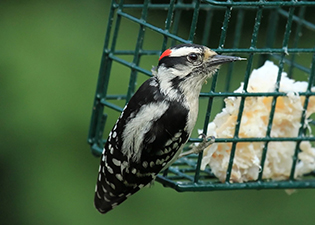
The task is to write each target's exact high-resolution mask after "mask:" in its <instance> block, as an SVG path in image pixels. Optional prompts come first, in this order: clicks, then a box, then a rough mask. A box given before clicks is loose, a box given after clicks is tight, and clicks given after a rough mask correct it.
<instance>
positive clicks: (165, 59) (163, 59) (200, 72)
mask: <svg viewBox="0 0 315 225" xmlns="http://www.w3.org/2000/svg"><path fill="white" fill-rule="evenodd" d="M238 60H244V59H243V58H240V57H235V56H223V55H218V54H217V53H216V52H215V51H212V50H211V49H210V48H208V47H206V46H202V45H196V44H180V45H176V46H174V47H171V48H169V49H167V50H165V51H164V52H163V53H162V55H161V56H160V58H159V64H158V67H157V73H156V76H157V78H158V79H159V80H160V82H161V83H162V85H161V88H162V89H165V91H166V92H167V90H171V88H173V89H178V90H182V92H187V91H193V90H195V91H196V93H198V92H200V89H201V86H202V84H203V83H204V82H205V80H206V79H207V78H209V77H211V75H213V74H214V73H215V72H216V71H217V69H218V68H219V67H220V65H221V64H223V63H228V62H234V61H238ZM184 89H185V90H186V91H185V90H184ZM198 94H199V93H198Z"/></svg>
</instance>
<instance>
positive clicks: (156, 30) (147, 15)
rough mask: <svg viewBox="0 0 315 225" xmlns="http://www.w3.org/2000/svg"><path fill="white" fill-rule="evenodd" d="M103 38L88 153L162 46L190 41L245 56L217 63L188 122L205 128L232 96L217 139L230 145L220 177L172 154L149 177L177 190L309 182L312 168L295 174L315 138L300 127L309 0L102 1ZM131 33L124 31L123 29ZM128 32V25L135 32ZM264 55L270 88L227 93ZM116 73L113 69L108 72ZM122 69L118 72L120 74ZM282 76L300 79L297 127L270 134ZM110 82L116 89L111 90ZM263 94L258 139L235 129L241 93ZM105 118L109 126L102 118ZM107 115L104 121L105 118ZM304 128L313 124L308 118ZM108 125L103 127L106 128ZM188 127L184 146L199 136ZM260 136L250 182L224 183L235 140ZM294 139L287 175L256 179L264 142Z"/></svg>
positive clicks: (311, 23)
mask: <svg viewBox="0 0 315 225" xmlns="http://www.w3.org/2000/svg"><path fill="white" fill-rule="evenodd" d="M109 7H110V8H109V19H108V24H107V30H106V36H105V44H104V49H103V55H102V60H101V66H100V71H99V77H98V82H97V88H96V94H95V99H94V105H93V111H92V117H91V124H90V130H89V135H88V143H89V144H90V145H91V149H92V153H93V154H94V155H96V156H100V155H101V153H102V148H103V145H104V143H105V142H106V139H105V138H106V135H107V133H106V132H104V129H105V125H106V129H111V127H112V125H113V123H114V121H115V120H116V118H118V115H119V113H120V112H121V111H122V109H123V107H124V105H125V104H126V103H127V102H128V100H129V99H130V97H131V96H132V94H133V93H134V92H135V90H136V89H137V87H138V86H139V84H141V83H142V81H144V80H145V79H147V78H148V77H150V76H152V74H151V72H150V69H151V66H152V65H156V64H157V61H158V57H159V55H160V54H161V53H162V52H163V51H164V50H165V49H166V48H168V47H169V46H173V45H175V44H179V43H192V42H194V43H196V44H202V45H206V46H208V47H210V48H211V49H213V50H214V51H216V52H218V53H220V54H221V53H224V54H232V55H237V56H241V57H244V58H247V61H245V62H242V63H235V64H230V65H224V66H222V69H221V70H220V71H219V73H217V74H216V75H214V77H213V78H212V79H210V80H209V81H208V84H207V85H205V86H204V88H203V89H202V92H201V94H200V110H199V118H198V121H197V125H196V127H198V126H199V127H198V128H203V133H205V134H206V133H207V127H208V124H209V122H210V121H211V120H212V119H213V118H214V116H215V115H216V114H217V113H218V112H219V111H220V110H221V109H222V107H224V103H223V99H224V98H226V97H229V96H234V97H240V99H241V100H240V106H239V112H238V115H237V123H236V125H235V131H234V137H233V138H228V139H227V138H217V139H216V142H217V143H226V142H229V143H231V150H230V156H229V161H228V167H227V170H226V178H225V182H222V180H221V181H219V179H218V178H216V177H215V176H214V174H213V173H212V171H211V168H209V167H206V169H205V170H201V169H200V166H201V161H202V157H203V154H202V153H200V154H198V155H197V154H196V155H189V156H186V157H183V158H180V159H178V160H177V161H176V162H175V163H174V164H173V165H172V166H171V167H170V168H169V169H168V170H167V171H164V172H162V173H161V174H159V175H158V177H157V179H156V180H157V181H158V182H160V183H162V184H163V185H164V186H166V187H171V188H174V189H175V190H177V191H212V190H231V189H272V188H273V189H276V188H278V189H281V188H285V189H296V188H315V171H314V172H310V173H307V174H305V175H304V176H303V177H301V178H299V179H295V177H294V173H295V169H296V165H297V163H298V161H299V158H298V154H299V152H300V148H299V146H300V143H301V142H302V141H309V142H314V141H315V137H313V136H312V135H311V134H308V135H306V133H307V132H308V131H307V129H306V128H305V124H304V123H305V118H306V113H305V112H306V110H305V109H306V108H307V107H308V102H309V98H310V97H311V96H313V95H315V92H312V91H311V87H312V86H313V85H314V78H315V47H314V46H315V45H314V44H315V41H314V40H315V38H314V37H315V17H314V16H313V15H312V13H313V11H314V10H315V1H296V0H292V1H291V0H288V1H265V0H260V1H243V0H238V1H232V0H218V1H213V0H190V1H189V0H170V1H153V0H144V1H130V2H127V1H123V0H120V1H118V0H117V1H115V0H113V1H112V2H111V4H110V6H109ZM131 30H133V31H132V32H133V33H135V35H131V33H130V34H129V33H128V32H129V31H131ZM135 30H136V31H135ZM266 60H272V61H273V62H274V63H275V64H277V65H278V67H279V72H278V76H277V81H276V84H277V85H276V88H275V91H274V92H268V93H250V92H247V91H244V92H242V93H235V92H233V90H234V89H235V87H238V86H239V84H240V82H244V90H246V87H247V86H248V81H249V77H250V74H251V71H252V70H253V69H255V68H258V67H259V66H261V65H262V64H263V63H264V61H266ZM115 71H120V72H115ZM121 71H122V72H121ZM282 71H285V72H287V74H288V77H290V78H292V79H295V80H298V81H306V82H308V87H307V90H306V91H305V92H299V93H298V94H299V95H300V96H305V101H304V103H303V107H304V110H303V111H302V112H303V113H302V115H301V122H300V124H301V126H300V128H299V132H298V135H297V136H296V137H272V135H271V129H272V124H273V119H274V115H275V106H276V103H277V99H278V98H279V96H285V95H286V93H283V92H280V91H279V83H280V80H281V72H282ZM116 88H117V89H116ZM261 96H269V97H271V99H272V101H271V110H270V113H269V119H268V125H267V131H266V135H265V137H251V138H241V137H240V135H239V130H240V124H241V119H242V113H243V109H244V105H245V99H246V98H248V97H261ZM108 115H110V116H112V117H113V118H111V121H113V122H112V124H110V122H109V121H110V120H107V118H108ZM106 121H107V124H106ZM309 124H310V126H311V127H312V126H313V122H312V121H311V122H310V123H309ZM108 131H109V130H108ZM201 141H202V139H201V138H198V134H197V132H195V133H194V134H193V135H192V137H191V138H190V140H189V144H192V143H198V142H201ZM241 142H242V143H243V142H245V143H248V142H263V143H264V147H263V150H262V155H261V158H260V159H261V160H260V162H259V163H260V171H259V174H258V178H257V179H256V180H253V181H250V182H245V183H233V182H230V177H231V171H232V168H233V163H234V157H235V153H236V146H237V144H238V143H241ZM271 142H294V143H296V148H295V150H294V153H293V155H292V156H290V157H292V166H291V171H290V175H289V176H288V178H287V179H286V180H281V181H280V180H279V181H276V180H266V179H263V172H264V166H265V160H266V155H267V151H268V144H269V143H271Z"/></svg>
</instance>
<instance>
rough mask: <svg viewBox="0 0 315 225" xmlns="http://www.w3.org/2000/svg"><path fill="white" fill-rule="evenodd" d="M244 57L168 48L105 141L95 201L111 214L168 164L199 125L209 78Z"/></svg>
mask: <svg viewBox="0 0 315 225" xmlns="http://www.w3.org/2000/svg"><path fill="white" fill-rule="evenodd" d="M238 60H243V59H242V58H240V57H234V56H222V55H218V54H217V53H216V52H214V51H212V50H210V49H209V48H208V47H205V46H201V45H196V44H181V45H177V46H174V47H171V48H169V49H167V50H166V51H164V52H163V54H162V55H161V56H160V58H159V63H158V66H157V68H156V70H155V71H152V73H153V77H151V78H150V79H148V80H147V81H145V82H144V83H143V84H142V85H141V87H140V88H139V89H138V90H137V92H136V93H135V94H134V95H133V97H132V98H131V99H130V101H129V103H128V104H127V105H126V106H125V108H124V109H123V111H122V113H121V115H120V117H119V118H118V120H117V122H116V124H115V125H114V127H113V129H112V130H111V132H110V133H109V136H108V139H107V142H106V143H105V146H104V150H103V154H102V156H101V162H100V167H99V173H98V179H97V184H96V187H95V198H94V205H95V207H96V208H97V210H98V211H99V212H101V213H106V212H108V211H110V210H111V209H113V208H114V207H116V206H117V205H119V204H121V203H122V202H123V201H125V200H126V199H127V198H128V197H129V196H131V195H132V194H134V193H135V192H137V191H139V190H140V189H141V188H142V187H144V186H147V185H149V184H150V183H152V182H153V181H154V179H155V177H156V175H157V174H158V173H159V172H160V171H162V170H164V169H166V168H167V167H169V166H170V165H171V164H172V163H173V162H174V161H175V160H176V159H177V158H178V156H179V154H180V153H181V152H182V149H183V147H184V145H185V144H186V142H187V141H188V138H189V137H190V135H191V132H192V130H193V128H194V126H195V123H196V120H197V114H198V97H199V94H200V90H201V87H202V85H203V83H205V81H206V79H208V78H209V77H211V75H212V74H214V73H215V72H216V71H217V69H218V68H219V66H220V65H221V64H223V63H227V62H233V61H238Z"/></svg>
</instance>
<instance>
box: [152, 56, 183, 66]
mask: <svg viewBox="0 0 315 225" xmlns="http://www.w3.org/2000/svg"><path fill="white" fill-rule="evenodd" d="M162 64H163V66H165V67H166V68H174V67H175V65H187V56H180V57H170V56H165V57H163V58H162V59H161V60H160V61H159V65H158V67H159V66H160V65H162Z"/></svg>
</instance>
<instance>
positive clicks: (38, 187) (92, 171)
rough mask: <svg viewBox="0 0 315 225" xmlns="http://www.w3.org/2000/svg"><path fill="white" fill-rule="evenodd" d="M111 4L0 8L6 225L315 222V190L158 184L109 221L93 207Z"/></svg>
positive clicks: (0, 217)
mask: <svg viewBox="0 0 315 225" xmlns="http://www.w3.org/2000/svg"><path fill="white" fill-rule="evenodd" d="M108 6H109V1H104V0H103V1H102V0H92V1H83V0H77V1H74V0H67V1H60V0H59V1H58V0H57V1H36V0H32V1H2V2H1V3H0V27H1V31H0V49H1V51H0V93H1V94H0V101H1V109H0V113H1V120H0V121H1V130H0V132H1V136H0V137H1V141H0V147H1V150H0V169H1V173H0V179H1V181H0V182H1V189H0V198H1V205H0V207H1V208H0V221H1V224H10V225H14V224H19V225H24V224H33V225H36V224H60V225H63V224H78V225H79V224H148V223H150V224H236V225H237V224H241V225H246V224H256V225H259V224H313V223H314V217H313V212H314V202H315V195H314V193H315V190H301V191H298V193H296V194H294V195H292V196H288V195H286V194H285V193H284V191H283V190H278V191H276V190H264V191H225V192H208V193H177V192H175V191H173V190H171V189H168V188H163V187H162V186H161V185H160V184H159V183H156V184H155V185H154V186H153V187H152V188H147V189H144V190H142V191H140V192H139V193H137V194H136V195H134V196H133V197H131V198H130V199H128V201H126V202H125V203H123V204H122V205H121V206H119V207H118V208H116V209H115V210H113V211H111V212H110V213H108V214H107V215H101V214H99V213H98V212H97V211H96V210H95V209H94V207H93V195H94V185H95V181H96V175H97V169H98V163H99V159H98V158H95V157H93V156H92V155H91V154H90V151H89V146H88V144H87V141H86V139H87V132H88V127H89V120H90V115H91V107H92V103H93V96H94V91H95V86H96V81H97V74H98V68H99V63H100V58H101V53H102V47H103V39H104V35H105V28H106V24H107V16H108V8H109V7H108ZM120 32H121V33H122V34H121V36H123V35H124V36H125V37H128V36H131V35H130V32H133V31H132V29H131V28H128V27H123V28H122V29H121V30H120ZM136 32H137V31H136V30H135V31H134V34H135V35H136ZM148 69H150V68H148ZM116 70H117V73H119V67H118V66H117V68H116ZM107 129H110V128H107Z"/></svg>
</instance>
